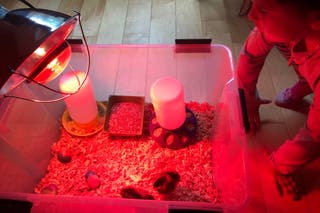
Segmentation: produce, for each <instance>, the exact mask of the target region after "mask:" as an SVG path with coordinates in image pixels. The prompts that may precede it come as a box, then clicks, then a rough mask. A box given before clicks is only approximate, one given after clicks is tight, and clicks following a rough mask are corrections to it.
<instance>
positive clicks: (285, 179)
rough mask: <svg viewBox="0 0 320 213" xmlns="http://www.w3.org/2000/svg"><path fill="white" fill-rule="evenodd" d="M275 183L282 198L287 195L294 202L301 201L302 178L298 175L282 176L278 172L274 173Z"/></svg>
mask: <svg viewBox="0 0 320 213" xmlns="http://www.w3.org/2000/svg"><path fill="white" fill-rule="evenodd" d="M273 177H274V182H275V185H276V188H277V191H278V192H279V194H280V196H284V195H285V194H287V195H290V196H292V199H293V200H300V199H301V195H302V193H301V182H302V181H301V178H300V175H298V174H297V173H293V174H287V175H284V174H281V173H279V172H277V171H274V172H273Z"/></svg>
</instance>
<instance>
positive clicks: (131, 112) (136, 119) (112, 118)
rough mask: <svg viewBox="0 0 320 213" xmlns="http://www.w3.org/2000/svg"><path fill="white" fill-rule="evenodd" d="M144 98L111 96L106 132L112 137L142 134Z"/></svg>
mask: <svg viewBox="0 0 320 213" xmlns="http://www.w3.org/2000/svg"><path fill="white" fill-rule="evenodd" d="M144 100H145V98H144V97H143V96H117V95H111V96H109V100H108V105H107V116H106V122H105V130H106V131H107V132H108V133H109V135H112V136H137V135H141V134H142V130H143V117H144Z"/></svg>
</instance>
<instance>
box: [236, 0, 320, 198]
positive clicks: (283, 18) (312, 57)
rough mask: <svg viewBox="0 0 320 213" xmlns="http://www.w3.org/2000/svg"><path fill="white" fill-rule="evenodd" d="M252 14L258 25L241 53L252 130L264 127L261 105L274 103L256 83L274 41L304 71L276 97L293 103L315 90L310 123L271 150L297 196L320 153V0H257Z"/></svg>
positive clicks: (281, 181) (283, 182)
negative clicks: (299, 177)
mask: <svg viewBox="0 0 320 213" xmlns="http://www.w3.org/2000/svg"><path fill="white" fill-rule="evenodd" d="M249 18H250V19H251V20H252V21H253V22H254V24H255V28H254V29H253V30H252V31H251V33H250V34H249V36H248V38H247V40H246V41H245V44H244V46H243V48H242V51H241V53H240V56H239V60H238V66H237V80H238V84H239V88H242V89H243V90H244V93H245V97H246V103H247V110H248V116H249V122H250V128H251V131H252V132H253V133H254V132H255V131H256V130H257V129H258V128H259V125H260V116H259V107H260V105H261V104H266V103H270V101H269V100H264V99H261V98H260V97H259V94H258V92H257V89H256V85H257V81H258V77H259V73H260V71H261V69H262V67H263V64H264V62H265V59H266V57H267V55H268V53H269V52H270V50H271V49H272V48H273V47H276V48H278V49H279V50H280V52H281V53H282V54H283V55H284V56H285V57H286V58H287V59H288V63H289V64H290V65H293V67H294V68H295V70H296V72H297V74H298V76H299V81H298V82H297V83H296V84H295V85H293V86H292V87H291V88H288V89H286V90H284V91H282V92H281V93H280V94H279V95H278V96H277V98H276V101H275V103H276V104H277V105H278V106H282V107H288V108H290V107H293V106H294V105H296V104H297V103H298V102H299V101H300V100H301V99H302V98H303V97H304V96H306V95H308V94H310V93H312V92H313V93H314V97H313V102H312V104H311V107H310V111H309V114H308V120H307V124H306V126H305V127H302V128H301V129H300V131H299V132H298V133H297V135H296V136H295V137H294V139H292V140H286V141H285V142H284V143H283V144H282V145H281V146H280V147H279V149H277V150H276V151H275V152H273V153H272V154H271V156H270V162H271V164H272V166H273V170H274V174H275V179H276V182H277V183H278V186H282V187H284V188H285V189H286V190H287V192H289V193H292V194H293V195H294V198H296V199H297V198H299V197H298V196H299V191H298V189H297V186H296V185H295V179H294V177H295V174H296V173H297V171H298V170H299V169H300V168H301V167H303V166H304V165H305V164H307V163H308V162H310V161H311V160H313V159H315V158H316V157H318V156H319V153H320V83H319V80H320V0H253V4H252V8H251V10H250V13H249ZM279 189H281V188H279Z"/></svg>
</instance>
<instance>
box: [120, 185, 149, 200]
mask: <svg viewBox="0 0 320 213" xmlns="http://www.w3.org/2000/svg"><path fill="white" fill-rule="evenodd" d="M120 194H121V197H123V198H133V199H145V200H154V197H153V196H152V195H151V194H148V193H147V192H145V191H144V190H142V189H137V188H134V187H132V186H128V187H125V188H123V189H122V190H121V193H120Z"/></svg>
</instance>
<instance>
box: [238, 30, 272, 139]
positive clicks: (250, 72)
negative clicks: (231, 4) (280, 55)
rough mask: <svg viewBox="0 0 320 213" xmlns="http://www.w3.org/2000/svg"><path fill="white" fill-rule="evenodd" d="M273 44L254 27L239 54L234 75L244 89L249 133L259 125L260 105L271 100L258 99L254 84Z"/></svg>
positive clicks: (253, 131) (254, 130)
mask: <svg viewBox="0 0 320 213" xmlns="http://www.w3.org/2000/svg"><path fill="white" fill-rule="evenodd" d="M273 46H274V44H272V43H271V42H267V41H266V40H265V39H264V38H263V36H262V34H261V33H260V31H259V30H258V29H257V28H254V29H253V30H252V31H251V33H250V34H249V36H248V38H247V40H246V41H245V44H244V46H243V48H242V50H241V53H240V55H239V59H238V64H237V65H238V66H237V73H236V75H237V80H238V86H239V88H241V89H243V90H244V95H245V99H246V106H247V111H248V119H249V123H250V132H251V133H255V132H256V130H257V129H259V126H260V115H259V107H260V105H261V104H267V103H270V102H271V101H269V100H262V99H260V97H259V95H258V91H257V90H256V85H257V81H258V77H259V74H260V71H261V69H262V67H263V65H264V62H265V60H266V57H267V55H268V54H269V52H270V50H271V49H272V47H273Z"/></svg>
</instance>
